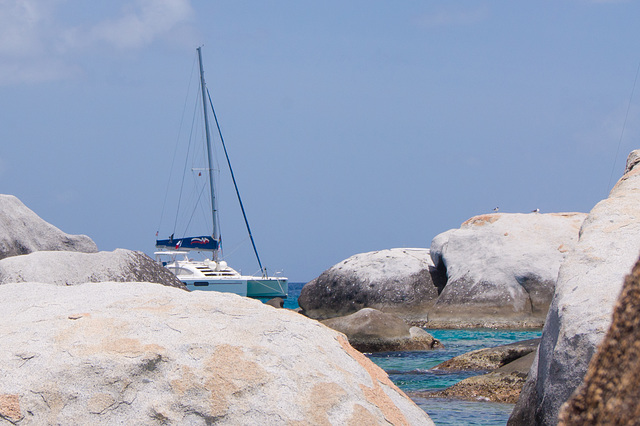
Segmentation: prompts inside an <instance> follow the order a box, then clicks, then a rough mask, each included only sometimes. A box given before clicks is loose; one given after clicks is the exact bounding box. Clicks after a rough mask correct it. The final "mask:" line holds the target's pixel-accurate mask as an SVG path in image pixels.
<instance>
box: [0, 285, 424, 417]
mask: <svg viewBox="0 0 640 426" xmlns="http://www.w3.org/2000/svg"><path fill="white" fill-rule="evenodd" d="M0 310H1V311H2V313H3V320H2V333H0V348H1V350H0V377H2V383H1V384H0V413H1V416H2V417H0V418H3V419H6V420H8V422H9V423H14V424H27V425H29V424H33V425H42V424H65V425H80V424H83V425H90V424H136V425H155V424H165V425H185V424H202V425H204V424H214V423H215V424H220V425H239V424H242V425H280V424H336V425H337V424H358V425H360V424H362V425H364V424H366V425H370V424H371V425H388V424H408V425H432V424H433V422H432V421H431V420H430V418H429V417H428V415H427V414H426V413H425V412H424V411H423V410H422V409H420V408H419V407H418V406H417V405H415V404H414V403H413V402H412V401H411V400H410V399H409V398H408V397H407V396H406V395H405V394H404V393H403V392H402V391H400V390H399V389H398V388H397V387H396V386H395V385H394V384H393V383H392V382H391V381H390V380H389V378H388V376H387V375H386V373H384V371H382V370H381V369H380V368H379V367H377V366H376V365H375V364H373V363H372V362H371V361H369V360H368V359H367V358H366V357H365V356H364V355H362V354H361V353H360V352H358V351H356V350H355V349H354V348H353V347H351V346H350V345H349V343H348V342H347V340H346V339H345V337H344V336H343V335H342V334H340V333H338V332H336V331H333V330H331V329H329V328H327V327H325V326H323V325H321V324H320V323H318V322H317V321H313V320H310V319H308V318H305V317H304V316H301V315H298V314H296V313H294V312H290V311H287V310H283V309H273V308H271V307H268V306H265V305H264V304H262V303H261V302H259V301H256V300H251V299H248V298H244V297H240V296H237V295H234V294H227V293H218V292H206V291H202V292H186V291H181V290H179V289H176V288H172V287H166V286H159V285H156V284H149V283H137V284H136V285H131V283H91V284H82V285H78V286H55V285H51V284H41V283H16V284H6V285H2V286H0Z"/></svg>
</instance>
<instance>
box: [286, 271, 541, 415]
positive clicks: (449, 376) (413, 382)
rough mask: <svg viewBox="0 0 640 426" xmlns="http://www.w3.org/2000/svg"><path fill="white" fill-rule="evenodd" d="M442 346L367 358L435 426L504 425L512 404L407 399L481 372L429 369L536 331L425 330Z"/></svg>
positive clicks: (293, 290)
mask: <svg viewBox="0 0 640 426" xmlns="http://www.w3.org/2000/svg"><path fill="white" fill-rule="evenodd" d="M303 285H304V283H290V284H289V297H288V298H287V300H286V301H285V305H284V306H285V307H286V308H289V309H295V308H297V307H298V296H299V295H300V289H302V286H303ZM427 331H428V332H429V333H431V335H433V337H435V338H436V339H438V340H440V341H441V342H442V343H443V344H444V346H445V347H444V348H443V349H434V350H432V351H425V352H385V353H376V354H369V355H368V357H369V359H370V360H371V361H373V362H374V363H376V364H377V365H378V366H379V367H380V368H382V369H383V370H385V371H386V372H387V374H389V377H390V378H391V380H392V381H393V382H394V383H395V384H396V385H397V386H398V387H399V388H400V389H402V390H403V391H405V392H407V393H408V394H409V395H410V396H412V398H413V401H414V402H415V403H416V404H418V406H419V407H421V408H422V409H423V410H425V411H426V412H427V413H428V414H429V416H431V418H432V419H433V421H434V422H435V424H436V425H438V426H441V425H442V426H444V425H481V426H493V425H505V424H506V423H507V420H508V419H509V415H510V414H511V411H512V410H513V404H498V403H491V402H473V401H460V400H453V399H444V398H420V397H416V396H413V395H411V392H415V391H431V390H439V389H444V388H447V387H449V386H452V385H453V384H455V383H457V382H459V381H460V380H462V379H465V378H467V377H471V376H473V375H476V374H481V372H457V373H448V372H447V373H445V372H439V371H432V370H431V368H433V367H435V366H436V365H438V364H440V363H441V362H443V361H446V360H448V359H450V358H453V357H454V356H458V355H461V354H463V353H465V352H469V351H472V350H475V349H481V348H488V347H492V346H500V345H505V344H507V343H513V342H517V341H519V340H527V339H533V338H536V337H540V334H541V332H540V331H530V330H491V329H473V330H427Z"/></svg>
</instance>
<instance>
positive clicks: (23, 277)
mask: <svg viewBox="0 0 640 426" xmlns="http://www.w3.org/2000/svg"><path fill="white" fill-rule="evenodd" d="M29 281H34V282H44V283H51V284H56V285H77V284H82V283H88V282H93V283H96V282H105V281H116V282H127V281H129V282H132V281H135V282H153V283H159V284H163V285H168V286H172V287H179V288H182V289H184V290H186V289H187V288H186V286H185V285H184V284H183V283H182V282H181V281H180V280H178V278H177V277H176V276H175V275H174V274H172V273H171V272H170V271H169V270H168V269H167V268H163V267H162V266H161V265H160V264H159V263H158V262H156V261H154V260H153V259H151V258H150V257H149V256H147V255H146V254H144V253H142V252H139V251H131V250H125V249H116V250H114V251H111V252H109V251H101V252H98V253H78V252H70V251H38V252H34V253H30V254H25V255H22V256H13V257H8V258H5V259H2V260H0V284H7V283H19V282H29Z"/></svg>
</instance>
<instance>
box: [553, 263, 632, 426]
mask: <svg viewBox="0 0 640 426" xmlns="http://www.w3.org/2000/svg"><path fill="white" fill-rule="evenodd" d="M639 341H640V260H639V261H638V262H637V263H636V266H635V267H634V268H633V271H632V273H631V274H630V275H628V276H627V278H626V280H625V283H624V287H623V288H622V292H621V293H620V298H619V299H618V301H617V303H616V306H615V308H614V312H613V319H612V323H611V328H609V331H608V332H607V335H606V336H605V338H604V340H603V341H602V343H601V344H600V346H598V351H597V352H596V354H595V355H594V357H593V358H592V359H591V363H590V364H589V369H588V370H587V375H586V376H585V378H584V382H583V383H582V384H581V385H580V387H579V388H578V389H577V390H576V392H574V393H573V395H572V396H571V398H570V399H569V401H567V402H566V403H564V404H563V405H562V408H561V410H560V416H559V420H560V421H559V423H558V424H559V425H562V426H564V425H584V424H615V425H631V424H638V422H639V419H640V387H639V386H638V377H639V376H640V345H638V342H639Z"/></svg>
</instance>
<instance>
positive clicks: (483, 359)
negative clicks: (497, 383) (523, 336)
mask: <svg viewBox="0 0 640 426" xmlns="http://www.w3.org/2000/svg"><path fill="white" fill-rule="evenodd" d="M539 343H540V339H529V340H523V341H521V342H514V343H510V344H508V345H502V346H496V347H493V348H484V349H477V350H475V351H471V352H467V353H465V354H462V355H458V356H457V357H454V358H451V359H449V360H447V361H445V362H443V363H441V364H438V365H436V366H435V367H433V369H434V370H449V371H465V370H495V369H498V368H500V367H503V366H505V365H506V364H509V363H510V362H513V361H515V360H516V359H518V358H522V357H523V356H525V355H528V354H530V353H533V352H535V351H536V349H538V344H539Z"/></svg>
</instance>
